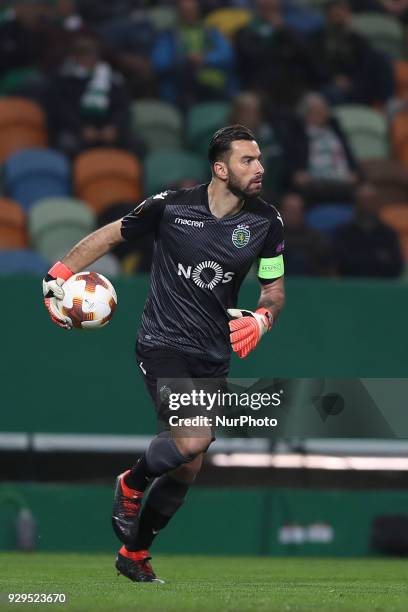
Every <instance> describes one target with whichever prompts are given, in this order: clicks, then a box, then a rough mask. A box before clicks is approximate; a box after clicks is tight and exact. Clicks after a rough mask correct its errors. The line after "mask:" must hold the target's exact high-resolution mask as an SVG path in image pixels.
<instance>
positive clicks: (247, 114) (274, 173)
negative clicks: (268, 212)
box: [228, 92, 284, 199]
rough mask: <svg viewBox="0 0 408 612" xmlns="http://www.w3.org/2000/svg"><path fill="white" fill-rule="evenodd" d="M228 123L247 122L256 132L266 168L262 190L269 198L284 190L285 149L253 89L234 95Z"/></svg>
mask: <svg viewBox="0 0 408 612" xmlns="http://www.w3.org/2000/svg"><path fill="white" fill-rule="evenodd" d="M228 123H230V124H231V125H232V124H235V123H239V124H240V125H245V126H246V127H248V128H249V129H250V130H252V131H253V132H254V134H255V137H256V140H257V142H258V144H259V147H260V149H261V153H262V164H263V166H264V169H265V174H264V179H263V193H264V195H265V197H266V199H273V198H275V197H277V196H278V195H279V194H280V192H281V190H282V181H283V164H284V159H283V150H282V146H281V143H280V140H279V135H278V133H277V130H276V129H274V127H273V126H272V124H271V123H269V122H267V121H266V119H265V116H264V112H263V108H262V104H261V99H260V97H259V96H258V95H257V94H256V93H252V92H241V93H240V94H238V96H236V97H235V98H234V102H233V105H232V109H231V114H230V116H229V119H228Z"/></svg>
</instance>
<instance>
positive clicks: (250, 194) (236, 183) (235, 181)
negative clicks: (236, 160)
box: [227, 170, 261, 200]
mask: <svg viewBox="0 0 408 612" xmlns="http://www.w3.org/2000/svg"><path fill="white" fill-rule="evenodd" d="M227 188H228V189H229V190H230V192H231V193H233V194H234V196H236V197H237V198H239V199H240V200H244V199H245V198H254V197H256V196H257V195H258V194H259V193H260V191H261V185H260V186H259V188H258V189H254V188H253V189H251V183H248V184H247V185H243V184H242V181H240V180H239V178H238V176H237V175H236V174H234V173H233V172H231V170H230V171H229V178H228V182H227Z"/></svg>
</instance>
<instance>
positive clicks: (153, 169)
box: [144, 150, 209, 195]
mask: <svg viewBox="0 0 408 612" xmlns="http://www.w3.org/2000/svg"><path fill="white" fill-rule="evenodd" d="M144 170H145V193H146V194H147V195H152V194H154V193H157V192H159V191H162V190H163V189H168V188H170V187H171V186H172V185H176V184H177V183H180V182H181V181H195V182H197V183H201V182H203V181H205V180H206V179H207V177H208V175H209V169H208V164H207V163H206V161H205V160H204V159H201V158H200V157H198V156H196V155H194V154H192V153H189V152H187V151H178V150H173V151H172V150H168V151H156V152H154V153H150V154H149V155H147V156H146V159H145V163H144Z"/></svg>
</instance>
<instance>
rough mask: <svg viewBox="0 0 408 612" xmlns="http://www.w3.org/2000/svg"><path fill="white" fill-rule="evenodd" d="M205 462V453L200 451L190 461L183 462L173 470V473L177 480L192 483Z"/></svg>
mask: <svg viewBox="0 0 408 612" xmlns="http://www.w3.org/2000/svg"><path fill="white" fill-rule="evenodd" d="M202 463H203V454H202V453H200V454H199V455H197V457H195V459H193V460H192V461H190V462H189V463H183V465H180V466H179V467H178V468H177V469H175V470H173V472H171V475H172V476H173V477H174V478H176V479H177V480H181V481H182V482H186V483H189V484H192V483H193V482H194V480H195V478H196V476H197V474H198V472H199V471H200V469H201V466H202Z"/></svg>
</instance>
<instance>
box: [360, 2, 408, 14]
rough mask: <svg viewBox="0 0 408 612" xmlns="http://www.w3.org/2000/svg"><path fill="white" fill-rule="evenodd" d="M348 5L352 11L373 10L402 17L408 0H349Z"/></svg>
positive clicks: (407, 6)
mask: <svg viewBox="0 0 408 612" xmlns="http://www.w3.org/2000/svg"><path fill="white" fill-rule="evenodd" d="M350 6H351V8H352V10H353V13H365V12H369V11H375V12H381V13H384V12H387V13H389V14H390V15H394V16H395V17H403V16H404V15H405V14H406V13H407V12H408V0H350Z"/></svg>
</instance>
